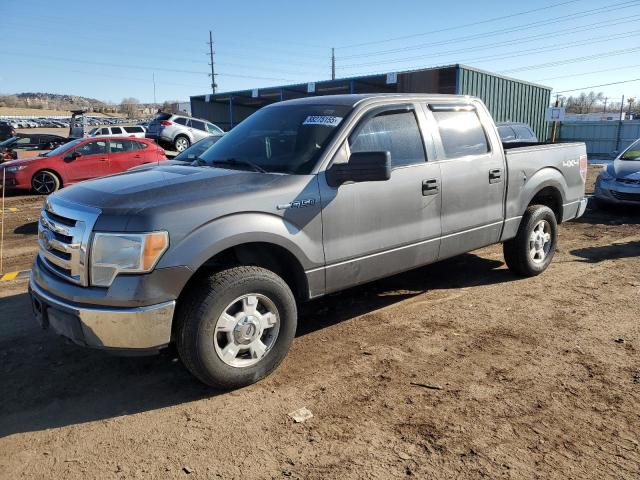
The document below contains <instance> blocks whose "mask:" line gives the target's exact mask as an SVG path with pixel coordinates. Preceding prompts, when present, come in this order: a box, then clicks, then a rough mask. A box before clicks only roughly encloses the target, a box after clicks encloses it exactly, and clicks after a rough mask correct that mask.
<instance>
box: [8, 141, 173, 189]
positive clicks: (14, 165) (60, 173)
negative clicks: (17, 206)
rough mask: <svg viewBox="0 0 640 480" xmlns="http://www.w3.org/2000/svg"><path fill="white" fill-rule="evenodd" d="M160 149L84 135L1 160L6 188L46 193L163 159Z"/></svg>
mask: <svg viewBox="0 0 640 480" xmlns="http://www.w3.org/2000/svg"><path fill="white" fill-rule="evenodd" d="M164 158H165V155H164V150H163V149H162V148H160V147H158V146H157V145H156V144H155V143H153V142H152V141H151V140H147V139H138V138H135V139H134V138H126V137H125V138H108V139H107V138H105V139H95V138H85V139H78V140H74V141H72V142H68V143H65V144H64V145H61V146H60V147H58V148H56V149H55V150H52V151H50V152H49V153H46V154H44V155H42V156H39V157H33V158H25V159H21V160H14V161H10V162H5V163H3V164H2V165H0V167H2V168H4V170H5V172H6V181H7V183H6V185H7V188H11V189H18V190H33V191H34V192H35V193H39V194H42V195H48V194H50V193H53V192H55V191H56V190H58V189H59V188H62V187H66V186H68V185H72V184H74V183H77V182H81V181H83V180H88V179H90V178H96V177H102V176H104V175H110V174H113V173H119V172H124V171H125V170H128V169H129V168H132V167H135V166H136V165H142V164H145V163H157V162H159V161H160V160H164Z"/></svg>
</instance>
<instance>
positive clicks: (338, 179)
mask: <svg viewBox="0 0 640 480" xmlns="http://www.w3.org/2000/svg"><path fill="white" fill-rule="evenodd" d="M327 173H328V175H327V179H328V180H329V183H330V184H331V186H333V187H337V186H339V185H342V184H343V183H345V182H349V181H351V182H382V181H385V180H389V179H390V178H391V153H390V152H388V151H386V152H356V153H352V154H351V156H350V157H349V161H348V162H347V163H337V164H334V165H332V166H331V168H330V169H329V171H328V172H327Z"/></svg>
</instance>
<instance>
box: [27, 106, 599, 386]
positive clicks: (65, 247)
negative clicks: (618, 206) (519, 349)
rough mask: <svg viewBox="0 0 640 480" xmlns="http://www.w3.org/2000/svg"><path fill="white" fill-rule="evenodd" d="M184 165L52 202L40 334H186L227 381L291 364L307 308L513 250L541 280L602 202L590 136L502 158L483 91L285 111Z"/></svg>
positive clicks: (200, 365)
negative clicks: (572, 231)
mask: <svg viewBox="0 0 640 480" xmlns="http://www.w3.org/2000/svg"><path fill="white" fill-rule="evenodd" d="M176 163H178V162H171V164H169V165H167V164H162V165H159V166H157V167H150V168H146V169H141V170H138V171H131V172H127V173H125V174H122V175H116V176H112V177H109V178H104V179H99V180H93V181H90V182H83V183H82V184H79V185H76V186H73V187H71V188H69V189H65V190H62V191H60V192H58V193H56V194H54V195H51V196H50V197H49V198H48V199H47V201H46V204H45V206H44V208H43V210H42V213H41V220H40V224H39V225H40V226H39V238H40V250H39V253H38V255H37V257H36V259H35V261H34V264H33V268H32V270H31V279H30V287H29V289H30V292H31V295H32V299H33V307H34V312H36V318H37V319H38V322H39V323H40V324H41V325H43V326H45V327H51V328H52V329H53V330H55V331H56V332H58V333H60V334H61V335H64V336H67V337H69V338H71V339H72V340H73V341H75V342H76V343H78V344H80V345H84V346H89V347H96V348H106V349H112V350H113V349H115V350H120V351H121V352H127V351H128V352H131V351H145V352H149V351H153V350H154V349H161V348H163V347H165V346H167V345H168V344H169V343H171V342H173V341H175V342H176V344H177V349H178V352H179V355H180V357H181V358H182V360H183V363H184V365H185V366H186V367H187V368H188V369H189V370H190V371H191V372H192V373H193V374H194V375H195V376H196V377H197V378H199V379H200V380H201V381H203V382H204V383H206V384H208V385H212V386H215V387H221V388H237V387H241V386H244V385H248V384H250V383H253V382H256V381H258V380H260V379H261V378H263V377H265V376H266V375H268V374H269V373H270V372H271V371H273V369H275V368H276V367H277V366H278V364H279V363H280V362H281V361H282V359H283V358H284V356H285V355H286V353H287V351H288V349H289V346H290V344H291V342H292V341H293V338H294V336H295V332H296V324H297V321H298V318H297V313H296V312H297V307H296V301H303V300H308V299H312V298H317V297H321V296H323V295H326V294H328V293H332V292H336V291H339V290H343V289H346V288H349V287H352V286H354V285H359V284H362V283H365V282H369V281H372V280H375V279H378V278H382V277H385V276H388V275H393V274H396V273H399V272H402V271H405V270H409V269H413V268H416V267H418V266H421V265H425V264H429V263H432V262H435V261H438V260H441V259H444V258H448V257H452V256H455V255H459V254H462V253H465V252H469V251H472V250H475V249H477V248H480V247H483V246H485V245H490V244H494V243H500V242H503V243H504V255H505V260H506V263H507V265H508V266H509V268H510V269H511V270H512V271H513V272H515V273H517V274H519V275H523V276H534V275H538V274H540V273H542V272H543V271H544V270H545V269H546V268H547V267H548V266H549V264H550V262H551V260H552V258H553V255H554V252H555V249H556V242H557V236H556V235H557V224H558V223H561V222H564V221H568V220H572V219H575V218H578V217H580V216H581V215H582V214H583V212H584V210H585V207H586V204H587V202H586V199H585V197H584V192H585V180H586V173H587V157H586V148H585V145H584V143H567V144H555V145H536V146H527V147H524V148H518V147H512V148H503V146H502V144H501V141H500V137H499V136H498V132H497V129H496V126H495V124H494V123H493V120H492V119H491V116H490V114H489V112H488V111H487V109H486V107H485V106H484V104H483V103H482V102H481V101H480V100H479V99H476V98H471V97H467V96H455V95H419V94H398V95H385V96H379V95H335V96H324V97H311V98H304V99H298V100H289V101H284V102H279V103H275V104H272V105H269V106H267V107H264V108H262V109H260V110H258V111H257V112H256V113H254V114H253V115H251V116H250V117H249V118H248V119H246V120H244V121H243V122H241V123H240V124H239V125H237V126H236V127H235V128H234V129H233V130H232V131H231V132H229V133H228V134H226V135H225V136H224V137H222V138H221V139H220V140H219V141H218V142H217V143H215V144H214V145H213V146H212V147H210V148H209V149H207V150H206V151H205V152H204V153H203V154H202V155H201V156H200V158H199V161H197V162H193V163H192V164H191V165H184V164H183V165H176ZM507 183H508V188H507ZM59 232H63V234H64V235H65V236H63V237H58V236H57V235H56V233H59Z"/></svg>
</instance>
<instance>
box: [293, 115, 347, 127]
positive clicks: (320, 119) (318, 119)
mask: <svg viewBox="0 0 640 480" xmlns="http://www.w3.org/2000/svg"><path fill="white" fill-rule="evenodd" d="M341 121H342V117H334V116H333V115H309V116H308V117H307V119H306V120H305V121H304V122H302V124H303V125H326V126H327V127H337V126H338V125H339V124H340V122H341Z"/></svg>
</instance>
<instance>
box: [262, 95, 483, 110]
mask: <svg viewBox="0 0 640 480" xmlns="http://www.w3.org/2000/svg"><path fill="white" fill-rule="evenodd" d="M382 98H389V99H395V100H402V99H407V100H408V99H415V98H419V99H424V100H454V99H460V98H469V99H470V98H475V97H470V96H468V95H448V94H441V93H354V94H346V95H320V96H317V97H304V98H296V99H293V100H284V101H282V102H278V103H275V104H272V105H273V106H278V105H345V106H349V107H354V106H356V105H357V104H358V103H361V102H364V101H366V100H374V99H375V100H377V99H382Z"/></svg>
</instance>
